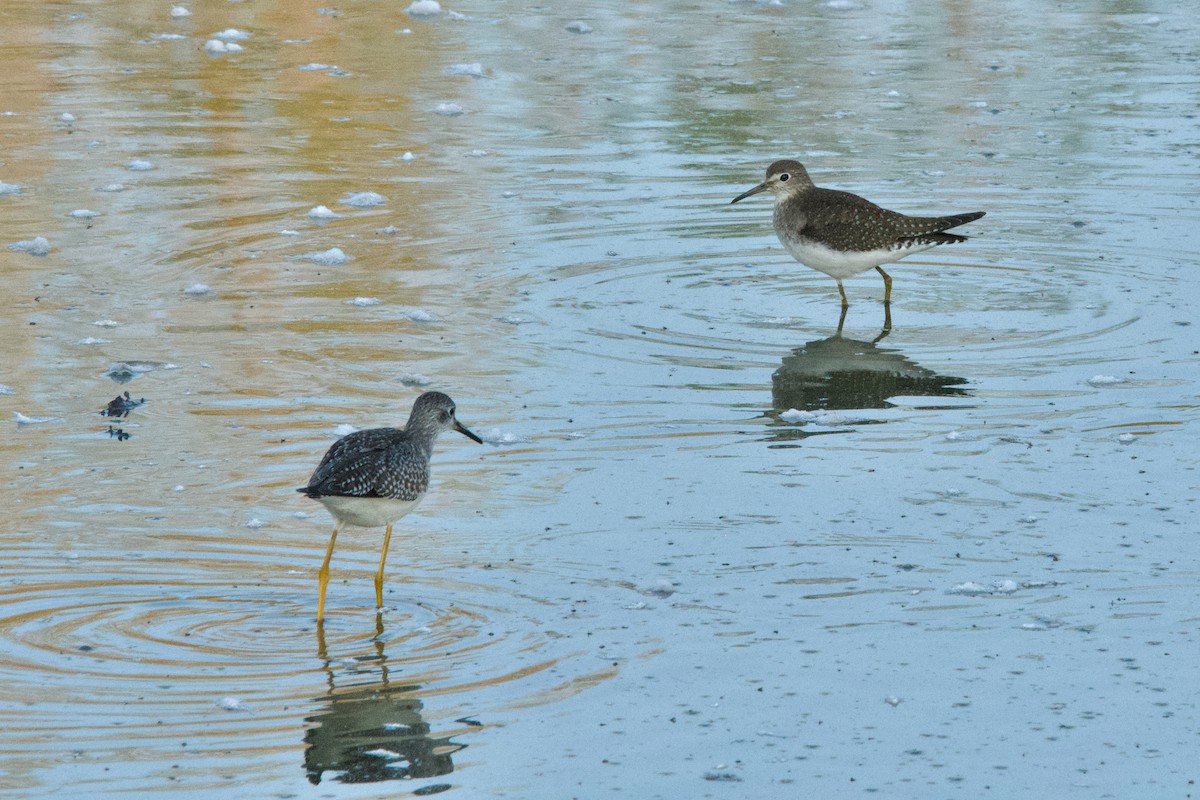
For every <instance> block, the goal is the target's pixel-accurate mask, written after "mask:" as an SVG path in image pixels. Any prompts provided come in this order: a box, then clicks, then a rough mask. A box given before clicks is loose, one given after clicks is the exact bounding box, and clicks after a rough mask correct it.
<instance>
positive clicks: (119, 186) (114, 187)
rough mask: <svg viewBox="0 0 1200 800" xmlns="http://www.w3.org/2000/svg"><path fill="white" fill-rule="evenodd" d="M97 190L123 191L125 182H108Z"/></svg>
mask: <svg viewBox="0 0 1200 800" xmlns="http://www.w3.org/2000/svg"><path fill="white" fill-rule="evenodd" d="M96 191H97V192H123V191H125V184H123V183H108V184H105V185H104V186H101V187H100V188H99V189H97V190H96Z"/></svg>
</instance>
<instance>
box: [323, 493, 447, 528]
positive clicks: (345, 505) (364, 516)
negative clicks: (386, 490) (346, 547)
mask: <svg viewBox="0 0 1200 800" xmlns="http://www.w3.org/2000/svg"><path fill="white" fill-rule="evenodd" d="M423 497H425V495H424V494H422V495H421V496H420V497H418V498H417V499H416V500H393V499H391V498H388V497H343V496H339V495H330V496H327V497H318V498H317V499H318V500H320V501H321V504H322V505H323V506H325V507H326V508H328V509H329V513H330V514H333V516H335V517H337V518H338V519H340V520H341V521H342V522H345V523H346V524H348V525H357V526H358V527H360V528H381V527H383V526H384V525H391V524H392V523H393V522H395V521H396V520H398V519H400V518H401V517H403V516H404V515H405V514H407V513H408V512H410V511H412V510H413V509H414V508H416V506H417V503H419V502H421V499H422V498H423Z"/></svg>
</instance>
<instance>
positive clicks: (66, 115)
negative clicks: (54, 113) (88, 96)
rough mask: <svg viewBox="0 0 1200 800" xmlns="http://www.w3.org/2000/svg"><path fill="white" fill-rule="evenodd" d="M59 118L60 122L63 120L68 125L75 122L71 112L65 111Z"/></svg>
mask: <svg viewBox="0 0 1200 800" xmlns="http://www.w3.org/2000/svg"><path fill="white" fill-rule="evenodd" d="M58 118H59V119H60V120H62V121H63V122H65V123H67V124H68V125H70V124H71V123H72V122H74V121H75V115H74V114H72V113H71V112H70V111H64V112H63V113H62V114H60V115H59V117H58Z"/></svg>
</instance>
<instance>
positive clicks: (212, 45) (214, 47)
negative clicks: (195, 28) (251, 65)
mask: <svg viewBox="0 0 1200 800" xmlns="http://www.w3.org/2000/svg"><path fill="white" fill-rule="evenodd" d="M243 49H244V48H243V47H242V46H241V45H240V44H238V43H237V42H223V41H221V40H220V39H209V40H208V41H207V42H205V43H204V52H206V53H209V54H210V55H224V54H226V53H240V52H242V50H243Z"/></svg>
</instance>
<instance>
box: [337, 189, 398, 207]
mask: <svg viewBox="0 0 1200 800" xmlns="http://www.w3.org/2000/svg"><path fill="white" fill-rule="evenodd" d="M338 202H339V203H341V204H342V205H345V206H353V207H354V208H374V207H375V206H381V205H383V204H384V203H386V202H387V198H386V197H384V196H383V195H381V194H377V193H376V192H350V193H349V194H348V195H346V196H345V197H343V198H342V199H341V200H338Z"/></svg>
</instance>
